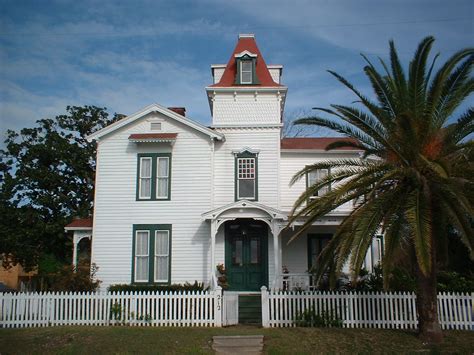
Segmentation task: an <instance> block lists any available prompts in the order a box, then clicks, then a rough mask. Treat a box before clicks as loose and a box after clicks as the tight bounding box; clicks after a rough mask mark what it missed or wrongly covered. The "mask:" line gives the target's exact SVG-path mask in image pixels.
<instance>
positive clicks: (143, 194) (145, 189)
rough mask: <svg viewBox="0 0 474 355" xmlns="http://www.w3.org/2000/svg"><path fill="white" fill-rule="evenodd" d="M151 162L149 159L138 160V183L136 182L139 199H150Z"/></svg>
mask: <svg viewBox="0 0 474 355" xmlns="http://www.w3.org/2000/svg"><path fill="white" fill-rule="evenodd" d="M151 162H152V159H151V158H150V157H143V158H140V181H139V182H138V189H139V196H140V199H150V198H151Z"/></svg>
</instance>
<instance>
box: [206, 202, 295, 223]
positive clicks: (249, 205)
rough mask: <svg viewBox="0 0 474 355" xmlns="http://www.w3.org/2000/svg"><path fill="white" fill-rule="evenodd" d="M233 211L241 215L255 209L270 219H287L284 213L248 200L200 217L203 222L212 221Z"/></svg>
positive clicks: (228, 205)
mask: <svg viewBox="0 0 474 355" xmlns="http://www.w3.org/2000/svg"><path fill="white" fill-rule="evenodd" d="M233 209H235V210H237V211H238V212H242V213H244V212H246V211H248V210H252V209H256V210H259V211H262V212H265V213H266V214H267V215H268V216H269V217H271V218H272V219H282V220H286V219H287V218H288V216H287V215H286V214H285V213H284V212H282V211H280V210H278V209H276V208H273V207H270V206H267V205H264V204H262V203H258V202H254V201H248V200H240V201H236V202H232V203H229V204H227V205H224V206H221V207H218V208H215V209H213V210H210V211H208V212H205V213H203V214H202V215H201V216H202V218H203V219H204V220H214V219H217V218H218V217H219V216H221V215H222V214H223V213H225V212H227V211H231V210H233Z"/></svg>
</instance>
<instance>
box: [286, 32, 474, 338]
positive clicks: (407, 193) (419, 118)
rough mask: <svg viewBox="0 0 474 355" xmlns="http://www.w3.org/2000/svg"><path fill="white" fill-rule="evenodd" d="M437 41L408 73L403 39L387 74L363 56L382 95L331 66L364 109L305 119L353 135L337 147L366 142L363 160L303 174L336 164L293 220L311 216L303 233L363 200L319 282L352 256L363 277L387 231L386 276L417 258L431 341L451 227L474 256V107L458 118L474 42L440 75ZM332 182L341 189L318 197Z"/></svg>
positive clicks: (302, 200)
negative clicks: (400, 258) (376, 241)
mask: <svg viewBox="0 0 474 355" xmlns="http://www.w3.org/2000/svg"><path fill="white" fill-rule="evenodd" d="M433 42H434V38H433V37H427V38H425V39H424V40H423V41H422V42H421V43H420V44H419V46H418V49H417V51H416V52H415V55H414V57H413V59H412V61H411V62H410V64H409V68H408V75H406V74H405V72H404V69H403V67H402V65H401V63H400V60H399V57H398V54H397V51H396V49H395V45H394V43H393V41H390V66H389V65H387V64H386V63H385V62H384V61H383V60H381V59H380V62H381V67H382V68H383V69H382V70H383V72H379V71H377V69H376V68H375V66H374V65H373V64H372V63H371V62H370V61H369V60H368V58H366V57H365V56H363V57H364V59H365V61H366V62H367V65H366V66H365V67H364V72H365V74H366V75H367V77H368V79H369V81H370V83H371V85H372V88H373V90H374V93H375V99H374V100H372V99H370V98H368V97H367V96H364V95H363V94H362V93H361V92H359V91H358V90H357V89H356V88H355V87H354V86H353V85H351V83H349V82H348V81H347V80H346V79H344V78H343V77H342V76H340V75H338V74H337V73H335V72H332V71H329V72H330V73H331V74H332V75H333V76H335V77H336V79H337V80H339V81H340V82H341V83H342V84H344V85H345V86H346V87H347V88H349V89H350V90H351V91H352V92H353V93H354V94H355V95H356V96H357V98H358V99H357V101H356V103H358V104H361V107H360V108H359V107H355V106H343V105H331V108H329V109H326V108H315V109H316V110H318V111H320V112H323V113H325V114H328V115H329V116H326V117H322V116H319V115H314V116H311V117H305V118H301V119H299V120H298V121H297V123H298V124H305V125H317V126H323V127H326V128H330V129H332V130H334V131H337V132H339V133H342V134H344V136H346V137H348V138H341V140H340V141H339V142H336V143H333V144H331V145H330V146H329V147H328V149H334V148H338V147H356V148H358V149H360V150H361V151H363V158H362V159H338V160H327V161H323V162H319V163H316V164H313V165H311V166H308V167H306V168H305V169H303V170H301V171H299V172H298V173H297V174H296V175H295V176H294V178H293V182H295V181H297V180H298V179H300V178H302V177H304V176H305V174H307V173H308V172H309V171H312V170H317V169H328V168H330V169H331V170H330V171H331V174H330V175H329V176H328V177H327V178H324V179H323V180H321V181H319V182H316V183H315V184H314V185H312V186H310V187H309V188H308V189H307V190H306V191H305V192H304V193H303V194H302V195H301V196H300V197H299V198H298V200H297V201H296V202H295V206H294V208H293V211H292V213H291V216H290V219H289V224H291V223H292V222H294V221H295V220H296V219H301V218H304V220H305V223H304V224H303V226H302V228H301V229H299V230H298V232H297V233H296V234H295V235H294V236H293V238H296V237H297V236H298V235H300V234H302V233H303V232H304V231H305V230H306V229H307V228H309V227H310V226H311V224H312V223H313V222H314V221H315V220H316V219H318V218H320V217H322V216H324V215H325V214H327V213H328V212H330V211H331V210H333V209H335V208H336V207H338V206H340V205H342V204H344V203H346V202H348V201H355V202H356V203H355V207H354V209H353V211H352V212H351V214H350V215H349V216H348V217H347V218H345V219H344V221H343V222H342V223H341V225H340V226H339V227H338V229H337V231H336V233H335V234H334V236H333V238H332V239H331V241H330V242H329V244H328V245H327V247H326V248H325V249H324V250H323V252H322V253H321V255H320V257H319V262H318V265H320V266H319V267H318V268H317V269H316V270H315V277H316V279H317V280H320V279H321V276H322V275H323V274H324V273H325V272H326V271H328V269H330V271H332V272H331V274H332V275H335V276H337V275H338V274H340V273H341V271H342V268H343V266H344V265H345V264H346V263H349V265H350V269H351V272H352V273H353V275H357V273H358V270H360V269H361V267H362V264H363V261H364V258H365V255H366V253H367V250H368V248H369V246H370V244H371V241H372V238H373V237H374V235H375V234H377V233H379V232H380V230H381V229H382V230H383V233H384V244H385V250H384V261H383V273H384V279H385V280H388V275H389V273H390V270H391V269H392V268H393V266H394V263H395V262H396V260H397V255H400V252H405V253H406V254H408V255H411V256H412V257H413V259H414V260H415V269H416V271H415V277H416V283H417V293H416V294H417V307H418V313H419V331H420V335H421V336H422V338H423V339H424V340H427V341H429V342H437V341H441V340H442V333H441V330H440V326H439V323H438V314H437V307H436V305H437V289H436V273H437V265H438V263H439V260H440V256H441V255H442V251H443V250H446V244H447V226H448V224H450V225H452V226H454V227H455V229H456V231H457V232H458V233H459V234H460V235H461V236H462V240H463V242H464V243H465V244H466V246H467V247H468V249H469V251H470V255H471V257H473V255H474V254H473V249H474V248H473V242H474V238H473V228H472V225H471V218H472V216H474V214H473V197H474V166H473V156H474V154H473V152H474V144H473V141H472V140H469V135H471V134H472V133H473V131H474V123H473V118H474V109H473V107H469V108H467V110H466V111H465V112H464V113H463V114H460V115H459V117H457V118H454V117H452V116H453V115H454V114H456V112H457V109H458V108H460V106H461V104H462V103H463V102H464V101H465V100H466V99H467V98H468V96H469V95H470V94H472V92H473V90H474V79H473V78H472V76H471V75H470V73H471V70H472V67H473V65H474V49H473V48H469V49H464V50H461V51H459V52H457V53H455V54H454V55H453V56H452V57H450V58H449V59H448V60H447V61H446V62H445V63H444V64H443V65H442V66H441V67H440V68H439V70H438V71H437V72H435V71H434V70H433V68H434V65H435V62H436V59H437V58H438V55H436V56H435V57H434V59H433V60H431V61H430V62H428V57H429V53H430V50H431V47H432V44H433ZM325 186H331V187H332V189H331V190H330V191H329V192H328V193H326V194H325V195H323V196H321V197H318V198H316V199H314V198H313V199H309V197H311V196H313V195H314V194H315V192H316V191H318V190H319V189H321V188H323V187H325ZM308 201H309V202H308ZM354 277H355V276H354Z"/></svg>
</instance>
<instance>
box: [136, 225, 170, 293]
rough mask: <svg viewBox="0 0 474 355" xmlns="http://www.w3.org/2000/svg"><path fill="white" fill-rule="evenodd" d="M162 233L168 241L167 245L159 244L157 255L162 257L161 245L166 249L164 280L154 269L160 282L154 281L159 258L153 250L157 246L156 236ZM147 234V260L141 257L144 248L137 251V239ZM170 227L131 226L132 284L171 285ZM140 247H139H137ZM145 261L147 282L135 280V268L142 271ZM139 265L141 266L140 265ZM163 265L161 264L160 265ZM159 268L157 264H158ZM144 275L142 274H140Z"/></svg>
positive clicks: (158, 271)
mask: <svg viewBox="0 0 474 355" xmlns="http://www.w3.org/2000/svg"><path fill="white" fill-rule="evenodd" d="M163 232H167V235H168V239H167V243H166V244H165V243H161V245H158V247H161V249H160V250H159V254H160V255H161V257H163V255H164V254H165V253H164V250H163V248H162V246H163V245H166V247H167V249H168V250H167V259H168V260H167V265H166V278H167V279H166V280H164V278H163V274H162V273H160V269H159V268H158V269H156V271H157V273H159V274H160V278H161V280H159V281H155V279H156V275H155V274H156V273H155V266H157V262H156V259H157V260H158V263H159V262H160V261H159V259H160V256H159V257H157V255H156V253H155V250H156V246H157V243H156V242H157V239H156V238H157V235H158V236H160V234H161V235H164V233H163ZM145 233H147V235H148V236H149V237H148V248H147V249H146V250H147V253H148V258H147V259H146V258H145V257H144V255H143V250H144V248H143V247H142V248H141V250H137V238H142V236H143V235H145ZM172 240H173V238H172V225H171V224H134V225H133V238H132V276H131V282H132V283H134V284H162V285H169V284H171V258H172V255H171V251H172V247H171V246H172ZM139 246H140V245H139ZM144 260H147V265H146V270H147V271H148V274H147V280H144V279H136V276H137V275H136V268H137V267H141V268H142V270H143V262H144ZM140 263H141V264H142V265H140ZM162 265H163V264H162ZM158 266H159V264H158ZM142 274H144V273H142Z"/></svg>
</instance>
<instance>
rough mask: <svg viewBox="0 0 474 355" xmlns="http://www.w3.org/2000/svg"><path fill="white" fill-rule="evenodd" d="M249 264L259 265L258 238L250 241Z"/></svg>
mask: <svg viewBox="0 0 474 355" xmlns="http://www.w3.org/2000/svg"><path fill="white" fill-rule="evenodd" d="M250 263H251V264H260V238H252V239H250Z"/></svg>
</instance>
